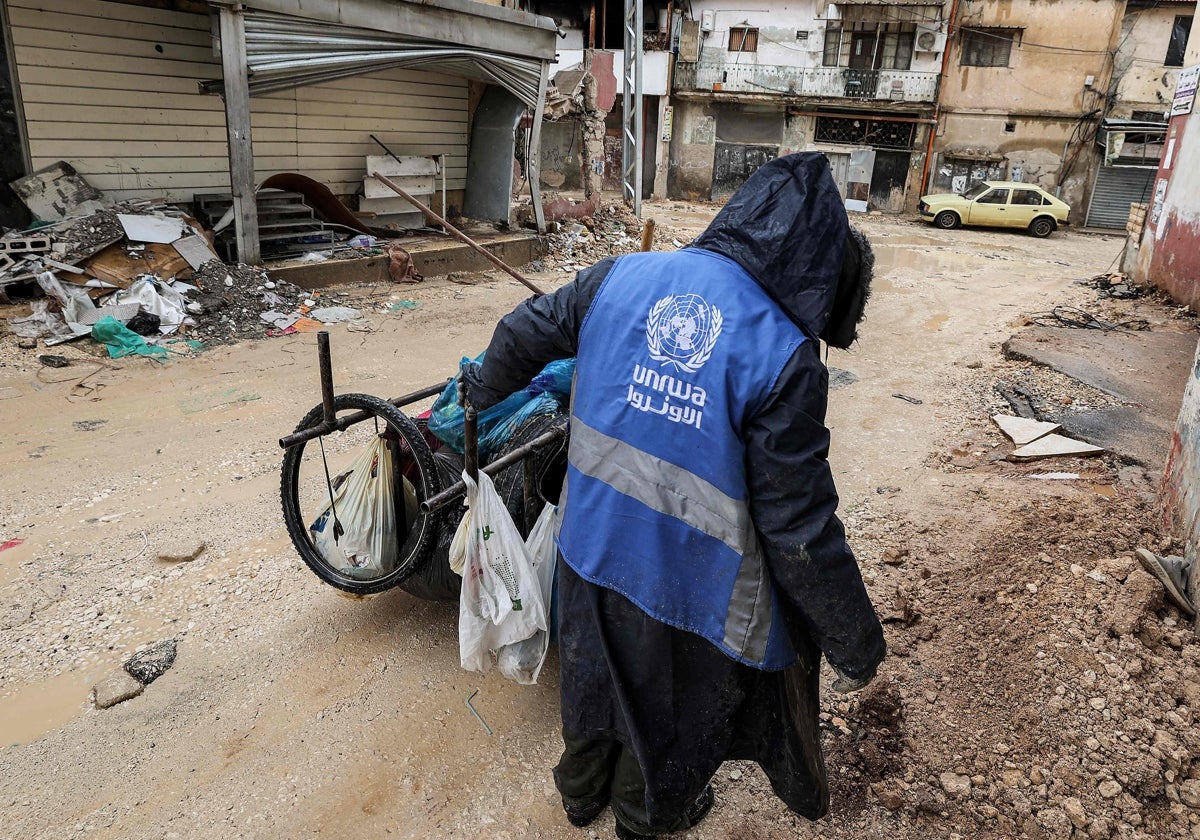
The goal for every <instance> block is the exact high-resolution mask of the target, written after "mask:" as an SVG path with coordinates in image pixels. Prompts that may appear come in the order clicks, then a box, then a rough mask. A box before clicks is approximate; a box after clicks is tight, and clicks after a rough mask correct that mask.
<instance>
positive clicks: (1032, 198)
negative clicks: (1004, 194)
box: [1012, 190, 1043, 207]
mask: <svg viewBox="0 0 1200 840" xmlns="http://www.w3.org/2000/svg"><path fill="white" fill-rule="evenodd" d="M1012 203H1013V204H1025V205H1032V206H1034V207H1041V206H1042V204H1043V202H1042V194H1041V193H1040V192H1038V191H1037V190H1013V197H1012Z"/></svg>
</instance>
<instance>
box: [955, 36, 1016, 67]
mask: <svg viewBox="0 0 1200 840" xmlns="http://www.w3.org/2000/svg"><path fill="white" fill-rule="evenodd" d="M1014 41H1015V42H1017V43H1018V44H1019V43H1020V42H1021V30H1020V29H963V44H962V55H961V56H960V57H959V59H958V63H959V64H960V65H962V66H964V67H1007V66H1008V59H1009V55H1010V54H1011V53H1012V46H1013V42H1014Z"/></svg>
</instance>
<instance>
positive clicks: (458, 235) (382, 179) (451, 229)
mask: <svg viewBox="0 0 1200 840" xmlns="http://www.w3.org/2000/svg"><path fill="white" fill-rule="evenodd" d="M371 177H372V178H374V179H375V180H376V181H378V182H379V183H381V184H383V185H384V186H385V187H387V188H388V189H390V190H391V191H392V192H394V193H396V195H398V196H400V197H401V198H403V199H404V200H405V201H407V202H408V203H410V204H412V205H413V206H414V207H416V208H417V209H418V210H420V211H421V212H422V213H424V214H425V215H426V216H428V217H429V218H430V219H433V220H434V221H435V222H437V223H438V224H439V225H441V226H442V227H443V228H445V229H446V232H447V233H449V234H450V235H451V236H453V237H454V238H455V239H457V240H458V241H459V242H462V243H463V244H464V245H468V246H470V247H471V248H472V249H474V250H475V251H477V252H478V253H479V254H480V255H482V256H483V257H484V258H485V259H486V260H487V261H488V262H490V263H491V264H492V265H494V266H496V268H498V269H500V270H501V271H506V272H508V273H509V274H510V275H512V276H513V277H515V278H516V279H517V280H518V281H520V283H521V284H522V285H524V286H525V287H526V288H528V289H530V290H531V291H532V292H533V293H534V294H539V295H544V294H546V293H545V292H543V291H542V290H541V289H539V288H538V287H537V285H536V284H534V283H533V282H532V281H531V280H528V279H526V277H525V276H524V275H523V274H521V273H520V272H519V271H517V270H516V269H515V268H513V267H512V266H511V265H509V264H508V263H506V262H504V260H502V259H500V258H499V257H497V256H496V255H495V254H493V253H492V252H491V251H489V250H487V249H486V248H484V247H483V246H482V245H480V244H479V243H478V242H476V241H475V240H474V239H472V238H471V237H469V236H467V235H466V234H465V233H463V232H462V231H461V230H459V229H458V228H456V227H455V226H454V225H452V224H450V223H449V222H448V221H446V220H445V219H443V218H442V217H441V216H439V215H438V214H437V213H434V212H433V211H432V210H430V209H429V208H428V207H426V206H425V205H424V204H422V203H421V202H419V201H417V200H416V199H415V198H413V197H412V196H411V195H409V194H408V193H407V192H406V191H405V190H404V189H403V188H402V187H400V186H399V185H398V184H396V183H395V182H394V181H393V180H392V179H391V178H389V177H387V176H386V175H380V174H379V173H378V172H372V173H371Z"/></svg>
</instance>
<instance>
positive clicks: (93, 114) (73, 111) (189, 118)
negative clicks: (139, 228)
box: [25, 99, 296, 128]
mask: <svg viewBox="0 0 1200 840" xmlns="http://www.w3.org/2000/svg"><path fill="white" fill-rule="evenodd" d="M216 101H217V103H218V104H219V103H220V101H221V100H219V99H218V100H216ZM25 111H26V113H25V119H26V120H27V121H28V122H39V121H43V120H44V121H48V122H60V121H61V122H76V123H87V124H89V125H91V124H94V123H111V124H117V125H119V124H122V123H125V124H128V125H131V126H137V125H141V124H142V123H143V122H149V123H154V124H157V125H163V124H168V125H172V124H173V125H218V126H219V125H224V118H223V116H222V115H221V111H220V109H217V110H209V109H205V110H183V109H176V108H108V107H104V106H95V107H93V106H90V105H77V106H76V107H74V108H61V107H58V106H54V105H42V104H37V103H35V104H33V105H30V106H29V107H28V108H26V109H25ZM254 116H255V124H256V125H261V126H263V127H264V128H289V127H292V126H294V125H295V124H296V121H295V118H294V117H293V116H292V115H291V114H261V113H259V114H255V115H254ZM68 117H69V118H70V119H67V118H68Z"/></svg>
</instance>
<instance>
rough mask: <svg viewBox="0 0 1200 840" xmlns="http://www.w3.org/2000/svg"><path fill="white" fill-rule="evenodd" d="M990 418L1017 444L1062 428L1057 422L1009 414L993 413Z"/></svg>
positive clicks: (1031, 440) (1031, 441)
mask: <svg viewBox="0 0 1200 840" xmlns="http://www.w3.org/2000/svg"><path fill="white" fill-rule="evenodd" d="M992 420H993V421H995V423H996V425H997V426H999V427H1000V431H1002V432H1004V434H1006V435H1008V438H1009V440H1011V441H1012V442H1013V443H1015V444H1016V445H1017V446H1024V445H1025V444H1027V443H1033V442H1034V441H1035V440H1037V439H1038V438H1041V437H1045V436H1046V435H1048V434H1051V433H1053V432H1057V431H1058V430H1059V429H1061V428H1062V425H1061V424H1059V423H1046V422H1044V421H1041V420H1031V419H1029V418H1027V417H1013V416H1012V415H1009V414H994V415H992Z"/></svg>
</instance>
